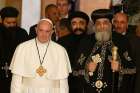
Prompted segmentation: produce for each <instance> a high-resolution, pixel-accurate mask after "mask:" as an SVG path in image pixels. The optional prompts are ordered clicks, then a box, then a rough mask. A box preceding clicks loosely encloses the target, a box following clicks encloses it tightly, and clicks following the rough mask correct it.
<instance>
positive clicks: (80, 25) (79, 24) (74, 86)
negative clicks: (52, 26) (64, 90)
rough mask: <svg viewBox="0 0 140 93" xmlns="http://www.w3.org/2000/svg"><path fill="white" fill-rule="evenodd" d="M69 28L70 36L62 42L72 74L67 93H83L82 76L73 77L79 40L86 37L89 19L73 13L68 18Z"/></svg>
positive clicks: (78, 13)
mask: <svg viewBox="0 0 140 93" xmlns="http://www.w3.org/2000/svg"><path fill="white" fill-rule="evenodd" d="M68 19H69V21H70V26H71V34H69V35H68V36H67V39H65V40H64V42H63V44H64V47H65V46H66V47H67V48H66V50H67V51H68V55H69V58H70V62H71V67H72V74H71V75H70V76H69V90H70V91H69V93H82V92H83V76H81V75H78V76H77V75H75V74H74V73H75V71H76V69H77V68H79V67H77V64H76V63H75V57H76V53H77V50H78V49H79V44H80V42H81V40H82V39H83V38H84V37H86V32H87V25H88V22H89V17H88V15H87V14H86V13H84V12H81V11H75V12H73V13H72V14H70V15H69V17H68Z"/></svg>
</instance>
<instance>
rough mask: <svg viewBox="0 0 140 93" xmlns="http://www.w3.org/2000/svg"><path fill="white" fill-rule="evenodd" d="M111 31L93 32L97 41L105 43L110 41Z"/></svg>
mask: <svg viewBox="0 0 140 93" xmlns="http://www.w3.org/2000/svg"><path fill="white" fill-rule="evenodd" d="M111 34H112V32H111V30H108V31H97V30H96V32H95V38H96V40H97V41H101V42H105V41H108V40H110V39H111Z"/></svg>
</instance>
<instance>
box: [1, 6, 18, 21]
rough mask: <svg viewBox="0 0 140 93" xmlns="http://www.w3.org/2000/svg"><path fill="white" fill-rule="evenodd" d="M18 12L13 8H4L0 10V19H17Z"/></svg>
mask: <svg viewBox="0 0 140 93" xmlns="http://www.w3.org/2000/svg"><path fill="white" fill-rule="evenodd" d="M18 14H19V11H18V10H17V9H16V8H14V7H4V8H2V9H1V10H0V16H1V18H2V19H4V18H5V17H17V16H18Z"/></svg>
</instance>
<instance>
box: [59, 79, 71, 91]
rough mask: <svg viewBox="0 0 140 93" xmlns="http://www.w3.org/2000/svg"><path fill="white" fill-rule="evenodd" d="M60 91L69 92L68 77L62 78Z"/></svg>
mask: <svg viewBox="0 0 140 93" xmlns="http://www.w3.org/2000/svg"><path fill="white" fill-rule="evenodd" d="M59 93H69V86H68V79H67V78H66V79H61V80H60V92H59Z"/></svg>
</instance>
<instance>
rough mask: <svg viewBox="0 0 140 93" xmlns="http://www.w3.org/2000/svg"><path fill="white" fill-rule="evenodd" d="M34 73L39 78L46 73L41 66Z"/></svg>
mask: <svg viewBox="0 0 140 93" xmlns="http://www.w3.org/2000/svg"><path fill="white" fill-rule="evenodd" d="M36 73H38V75H39V76H43V75H44V74H45V73H46V69H45V68H43V66H39V68H37V69H36Z"/></svg>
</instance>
